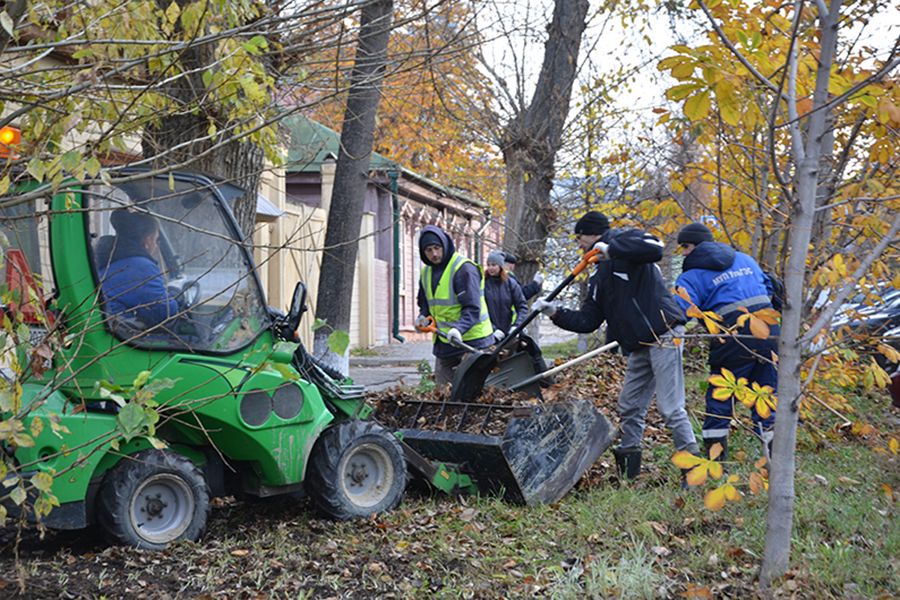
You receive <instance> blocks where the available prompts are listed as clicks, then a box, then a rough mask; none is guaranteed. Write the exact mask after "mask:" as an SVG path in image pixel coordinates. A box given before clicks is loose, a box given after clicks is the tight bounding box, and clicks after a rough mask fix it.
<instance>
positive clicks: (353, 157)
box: [313, 0, 394, 373]
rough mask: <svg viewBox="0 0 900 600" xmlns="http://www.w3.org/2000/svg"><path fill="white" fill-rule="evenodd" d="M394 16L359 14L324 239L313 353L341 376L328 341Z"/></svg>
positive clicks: (346, 283)
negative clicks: (319, 321)
mask: <svg viewBox="0 0 900 600" xmlns="http://www.w3.org/2000/svg"><path fill="white" fill-rule="evenodd" d="M393 10H394V4H393V0H375V1H374V2H370V3H368V4H366V5H364V6H363V8H362V13H361V16H360V30H359V41H358V42H357V48H356V58H355V62H354V66H353V72H352V73H351V75H350V90H349V94H348V97H347V108H346V111H345V112H344V122H343V127H342V128H341V148H340V152H339V154H338V159H337V166H336V169H335V175H334V189H333V191H332V195H331V209H330V210H329V212H328V229H327V231H326V233H325V249H324V252H323V256H322V269H321V275H320V284H319V294H318V298H317V301H316V317H317V318H319V319H323V320H324V321H325V322H326V323H327V325H328V326H327V327H322V328H320V329H318V330H317V331H316V334H315V339H314V343H313V350H314V353H315V354H316V355H317V356H319V357H322V358H323V359H324V361H325V362H326V363H327V364H329V365H330V366H333V367H335V368H337V369H339V370H340V371H341V372H342V373H347V370H348V359H347V353H346V350H345V351H344V353H343V354H342V355H338V354H335V353H334V352H332V351H331V350H330V349H329V348H328V336H329V335H330V334H331V332H332V331H337V330H343V331H349V329H350V308H351V304H352V298H353V274H354V270H355V267H356V255H357V251H358V249H359V244H358V239H359V229H360V224H361V222H362V214H363V205H364V202H365V196H366V186H367V183H368V172H369V159H370V158H371V154H372V145H373V140H374V132H375V115H376V113H377V111H378V103H379V101H380V100H381V82H382V80H383V78H384V70H385V64H386V61H387V45H388V37H389V35H390V30H391V18H392V15H393Z"/></svg>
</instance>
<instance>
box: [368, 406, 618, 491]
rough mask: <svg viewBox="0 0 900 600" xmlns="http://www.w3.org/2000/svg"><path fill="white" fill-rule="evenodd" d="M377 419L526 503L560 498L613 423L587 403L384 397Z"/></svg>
mask: <svg viewBox="0 0 900 600" xmlns="http://www.w3.org/2000/svg"><path fill="white" fill-rule="evenodd" d="M374 416H375V418H376V419H378V420H379V421H380V422H382V423H384V424H385V425H387V426H388V427H391V426H395V430H396V431H397V432H398V433H400V434H401V435H402V437H403V441H404V442H405V443H406V444H407V445H409V446H410V447H411V448H412V449H413V450H415V451H416V452H417V453H419V454H420V455H422V456H424V457H426V458H427V459H429V460H432V461H435V462H440V463H446V464H449V465H453V466H454V468H456V469H458V470H459V471H460V472H461V473H463V474H466V475H468V476H469V477H471V478H472V479H473V480H474V482H475V484H476V485H477V487H478V489H479V491H481V492H482V493H501V494H503V497H504V498H505V499H506V500H508V501H510V502H515V503H519V504H529V505H531V504H539V503H546V502H556V501H558V500H559V499H560V498H562V497H563V496H564V495H565V494H566V493H567V492H568V491H569V490H570V489H572V487H573V486H574V485H575V484H576V483H577V482H578V480H579V479H580V478H581V476H582V475H583V474H584V473H585V471H587V470H588V469H589V468H590V466H591V465H592V464H593V463H594V461H596V460H597V458H598V457H599V456H600V455H601V454H602V453H603V452H604V451H605V450H606V449H607V448H608V447H609V445H610V444H611V443H612V429H611V427H610V424H609V421H607V419H606V417H604V416H603V415H602V414H600V413H599V412H598V411H597V409H596V408H595V407H594V405H593V403H591V402H589V401H586V400H567V401H561V402H554V403H552V404H543V405H535V406H509V405H497V404H469V403H461V402H431V401H409V400H403V399H382V400H380V401H379V405H378V407H377V408H376V409H375V414H374ZM404 425H410V426H404ZM413 466H415V465H413Z"/></svg>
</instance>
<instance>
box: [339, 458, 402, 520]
mask: <svg viewBox="0 0 900 600" xmlns="http://www.w3.org/2000/svg"><path fill="white" fill-rule="evenodd" d="M339 473H340V474H341V490H342V491H343V492H344V495H345V496H346V497H347V498H349V499H350V501H351V502H353V503H354V504H356V505H357V506H362V507H372V506H375V505H376V504H378V503H379V502H381V501H382V500H384V499H385V498H386V497H387V495H388V494H389V493H390V490H391V486H392V485H393V483H394V464H393V463H392V462H391V458H390V456H389V455H388V453H387V452H386V451H385V450H384V448H382V447H381V446H378V445H376V444H361V445H359V446H357V447H356V448H354V449H353V451H352V452H350V453H349V454H348V455H347V456H346V457H344V460H342V461H341V467H340V471H339Z"/></svg>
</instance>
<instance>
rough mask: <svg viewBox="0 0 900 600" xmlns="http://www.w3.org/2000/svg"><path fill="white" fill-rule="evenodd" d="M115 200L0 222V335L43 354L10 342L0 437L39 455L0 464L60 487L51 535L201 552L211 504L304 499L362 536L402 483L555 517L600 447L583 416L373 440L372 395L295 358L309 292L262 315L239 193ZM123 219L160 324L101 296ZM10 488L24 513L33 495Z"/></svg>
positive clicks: (20, 192)
mask: <svg viewBox="0 0 900 600" xmlns="http://www.w3.org/2000/svg"><path fill="white" fill-rule="evenodd" d="M110 181H112V183H92V184H86V185H81V186H74V187H71V188H70V189H68V190H66V191H59V192H52V191H50V189H49V188H47V187H42V186H40V185H38V184H37V183H26V184H22V185H19V186H18V187H17V188H15V190H14V191H15V193H16V195H17V197H18V198H19V199H20V201H18V202H16V203H12V204H10V203H8V204H7V206H6V207H5V208H4V209H3V210H2V214H0V231H2V233H3V234H4V235H5V237H6V240H5V242H4V244H5V246H4V248H3V252H4V260H3V263H2V264H3V267H4V274H3V276H4V277H5V282H6V296H5V297H6V298H7V300H8V302H7V303H6V304H5V305H4V306H3V318H4V319H8V321H7V323H11V324H12V329H13V330H14V331H16V332H17V335H18V334H19V333H21V334H24V332H23V331H22V328H23V327H26V328H27V329H28V335H29V336H30V339H31V342H30V344H31V345H32V347H33V348H36V349H40V351H32V352H30V353H29V355H25V354H24V351H23V349H22V348H18V349H17V348H11V347H10V345H11V342H10V341H7V345H6V351H5V352H4V356H6V357H7V360H6V361H5V362H6V364H4V365H0V368H2V372H3V378H0V393H2V394H5V395H6V396H7V398H8V399H9V398H12V399H13V400H10V401H8V402H7V403H6V405H7V406H6V407H7V408H8V410H7V411H6V412H5V413H4V414H3V415H2V418H3V421H9V420H10V419H11V417H13V416H15V417H17V418H21V419H22V420H23V421H24V423H25V425H26V427H27V428H28V431H30V434H31V436H32V438H33V444H32V443H21V442H20V443H16V442H15V439H16V438H15V437H11V436H7V437H6V439H7V441H6V442H4V446H3V448H2V450H3V452H4V454H3V455H2V457H0V458H2V460H3V461H4V463H5V464H6V465H13V466H14V467H15V470H16V472H18V473H20V474H23V476H24V479H25V480H26V481H29V480H30V481H31V482H32V483H36V482H37V481H38V480H37V479H35V478H36V476H37V475H38V474H41V473H44V474H47V475H50V476H51V477H52V487H51V488H50V489H49V494H52V497H55V500H56V501H58V503H59V505H58V506H56V507H55V508H53V510H51V511H50V512H49V514H48V515H46V516H45V517H43V519H42V520H43V522H44V524H45V525H47V526H49V527H52V528H61V529H75V528H83V527H88V526H90V525H93V524H97V525H99V526H100V528H101V529H102V530H103V532H104V533H105V535H106V536H107V537H108V538H109V539H110V540H111V541H112V542H114V543H122V544H127V545H132V546H138V547H143V548H151V549H158V548H164V547H165V546H166V545H168V544H169V543H170V542H173V541H176V540H182V539H188V540H195V539H197V538H199V537H200V535H201V534H202V532H203V530H204V528H205V525H206V520H207V514H208V511H209V500H210V498H211V497H216V496H225V495H237V496H240V497H246V496H250V497H268V496H274V495H278V494H289V493H298V492H302V493H305V494H307V495H308V496H309V497H310V498H311V499H312V501H313V503H314V505H315V506H316V507H317V508H318V509H319V510H320V511H321V512H322V513H324V514H325V515H327V516H330V517H332V518H335V519H350V518H355V517H365V516H369V515H372V514H375V513H379V512H382V511H386V510H390V509H391V508H393V507H394V506H396V505H397V504H398V503H399V502H400V500H401V497H402V495H403V492H404V489H405V487H406V483H407V463H408V464H409V465H410V466H411V467H412V468H413V470H414V472H415V473H417V474H419V475H421V476H423V477H425V478H426V479H427V480H428V481H429V482H431V483H432V484H434V485H436V486H438V487H439V488H441V489H443V490H445V491H448V492H457V491H476V490H482V491H497V492H499V493H504V494H506V495H507V497H508V498H510V499H512V500H516V501H521V502H531V501H548V500H555V499H558V497H560V496H561V495H562V494H564V493H565V492H566V491H567V490H568V489H569V488H570V487H571V486H572V485H574V483H575V481H577V479H578V477H580V475H581V474H582V473H583V471H584V470H585V469H587V468H588V467H589V466H590V465H591V464H592V463H593V462H594V460H595V459H596V458H597V456H598V455H599V454H600V452H602V451H603V450H605V449H606V447H608V446H609V443H610V439H609V438H610V432H609V427H608V423H607V422H606V421H605V419H603V418H602V416H600V415H599V414H598V413H596V411H594V410H592V407H591V410H588V411H587V412H585V410H586V409H585V405H584V404H583V403H581V404H577V403H576V404H573V405H572V406H573V407H575V406H577V409H576V408H570V409H567V408H566V407H565V406H562V405H560V406H553V407H544V408H542V407H540V406H537V407H534V408H533V409H531V410H528V409H519V410H518V411H510V412H509V415H508V419H509V427H508V428H507V431H506V432H505V433H504V432H499V433H498V432H492V433H490V434H489V435H488V434H485V435H476V434H471V433H466V434H464V435H463V434H457V435H456V438H454V439H446V436H445V437H444V438H442V439H440V440H437V441H435V440H434V439H431V438H435V437H439V436H434V435H430V434H429V435H426V438H429V439H428V440H427V443H424V444H423V443H422V442H419V441H417V442H416V443H415V444H410V443H407V442H406V441H404V437H405V436H409V437H411V438H414V437H416V434H417V431H416V429H415V427H414V426H412V427H408V428H401V427H399V426H395V427H392V430H388V429H386V428H385V427H383V426H381V425H380V424H379V423H378V422H377V421H376V420H375V419H374V418H373V408H372V407H371V406H369V405H368V404H367V403H366V401H365V390H364V389H363V388H362V387H360V386H354V385H352V384H349V383H348V382H347V380H344V379H342V378H341V377H340V375H339V374H338V373H334V372H330V371H329V370H328V369H327V368H326V367H324V366H323V365H321V364H319V363H318V362H317V361H316V360H315V359H314V358H313V357H311V356H310V355H309V354H308V353H307V352H306V350H305V349H304V348H303V346H302V344H300V343H299V342H298V341H297V337H296V331H297V328H298V326H299V323H300V319H301V317H302V315H303V312H304V311H305V295H306V291H305V287H304V286H303V285H302V284H298V285H297V287H296V289H295V291H294V296H293V302H292V305H291V308H290V311H289V312H288V314H283V313H281V312H280V311H277V310H275V309H272V308H270V307H268V306H267V304H266V302H265V298H264V295H263V291H262V286H261V283H260V280H259V277H258V274H257V271H256V267H255V264H254V261H253V257H252V254H251V252H250V250H249V249H248V248H247V247H246V246H245V245H244V244H243V243H242V242H241V234H240V231H239V228H238V226H237V223H236V221H235V219H234V217H233V214H232V211H231V204H232V203H233V202H234V201H235V200H236V199H237V198H239V197H241V196H243V191H242V190H241V189H239V188H237V187H235V186H232V185H230V184H228V183H223V182H218V181H214V180H212V179H210V178H207V177H204V176H202V175H198V174H192V173H173V174H165V175H161V176H160V175H152V174H150V173H148V172H145V171H139V170H127V169H126V170H121V171H117V172H116V179H115V180H114V181H113V180H110ZM45 189H46V190H47V191H46V192H43V191H42V190H45ZM123 212H125V213H128V214H140V213H143V214H150V215H153V217H154V218H155V221H156V222H157V223H158V240H157V246H158V247H157V248H156V249H155V250H154V252H155V253H154V256H155V257H156V259H157V263H158V264H159V266H160V270H161V271H162V276H163V278H164V282H165V287H166V294H167V297H168V298H170V299H171V300H172V301H173V302H175V303H176V305H177V307H178V310H177V311H171V310H169V311H168V312H167V311H166V310H165V309H164V310H163V313H164V315H163V318H162V319H159V320H158V321H157V320H154V321H153V322H147V320H143V321H142V318H141V315H142V314H146V311H141V310H140V308H141V307H135V306H129V307H127V310H126V309H123V308H122V302H121V300H122V298H125V297H126V296H127V293H128V292H130V291H132V290H129V289H123V288H122V287H121V285H120V286H119V287H118V288H115V289H114V288H112V287H107V282H108V281H109V279H110V278H111V277H112V274H113V273H114V272H115V269H114V268H115V266H116V264H118V263H116V262H115V261H116V257H117V256H119V255H120V254H121V253H118V254H117V252H118V251H117V248H119V247H120V245H122V244H124V243H126V241H127V240H124V239H123V236H124V235H127V234H126V233H124V230H123V231H119V226H118V225H117V221H116V216H115V215H117V214H119V215H121V214H122V213H123ZM132 241H133V240H132ZM135 286H137V284H135ZM157 308H158V307H157ZM8 329H9V328H8ZM6 339H7V340H9V339H10V338H9V336H7V337H6ZM17 339H21V336H19V337H18V338H17ZM51 341H52V343H50V342H51ZM10 355H12V356H14V357H15V360H9V356H10ZM25 365H30V366H28V367H25ZM395 408H396V407H395ZM464 410H468V409H464ZM157 414H158V415H159V420H158V421H155V419H156V415H157ZM35 422H37V424H36V423H35ZM559 423H564V427H561V426H560V425H559ZM0 425H2V422H0ZM450 437H451V438H452V437H453V436H450ZM460 438H463V439H460ZM19 439H21V438H19ZM429 443H430V444H432V445H433V446H434V449H433V453H432V451H431V450H429V445H428V444H429ZM473 444H474V445H473ZM454 450H459V451H460V452H454ZM4 472H6V469H4ZM40 481H47V477H46V475H45V476H44V477H42V478H41V480H40ZM4 483H10V484H12V485H14V486H22V487H24V488H26V490H27V492H28V493H29V494H31V495H32V499H34V495H35V494H37V493H38V488H41V486H38V485H23V484H22V482H21V481H19V482H18V483H16V482H14V481H12V480H9V481H4ZM44 487H46V485H44ZM551 488H552V492H547V490H548V489H551ZM45 491H46V490H45ZM0 498H5V499H4V501H3V504H4V506H6V507H7V508H8V509H9V510H10V511H11V512H14V511H16V510H22V507H23V506H27V505H28V504H29V502H23V498H22V494H18V498H17V500H18V501H17V502H14V501H13V498H14V495H13V494H10V493H9V487H8V486H7V487H6V488H3V489H0Z"/></svg>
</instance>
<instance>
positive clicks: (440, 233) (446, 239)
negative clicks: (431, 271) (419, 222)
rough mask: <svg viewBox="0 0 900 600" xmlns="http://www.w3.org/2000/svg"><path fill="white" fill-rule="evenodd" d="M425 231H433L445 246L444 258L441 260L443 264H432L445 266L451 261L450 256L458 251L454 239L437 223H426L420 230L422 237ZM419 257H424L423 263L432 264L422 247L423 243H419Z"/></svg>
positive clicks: (440, 266) (438, 266)
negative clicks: (436, 224)
mask: <svg viewBox="0 0 900 600" xmlns="http://www.w3.org/2000/svg"><path fill="white" fill-rule="evenodd" d="M424 233H432V234H434V235H436V236H437V238H438V239H439V240H440V242H441V246H443V248H444V258H443V259H442V260H441V264H439V265H432V266H433V267H435V268H443V267H445V266H446V265H447V263H448V262H449V261H450V257H451V256H453V253H454V252H456V247H455V246H454V245H453V240H452V239H450V236H449V235H447V233H446V232H445V231H444V230H443V229H441V228H440V227H437V226H435V225H426V226H425V227H423V228H422V231H420V232H419V238H420V239H421V237H422V234H424ZM419 258H421V259H422V264H424V265H431V263H430V262H429V261H428V259H427V258H426V257H425V249H424V248H422V247H421V244H420V245H419Z"/></svg>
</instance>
